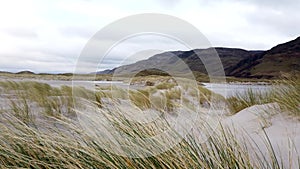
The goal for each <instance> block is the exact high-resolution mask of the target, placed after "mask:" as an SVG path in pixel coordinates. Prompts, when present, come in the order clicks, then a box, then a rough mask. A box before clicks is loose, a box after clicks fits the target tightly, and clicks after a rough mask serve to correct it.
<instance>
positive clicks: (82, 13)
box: [0, 0, 300, 73]
mask: <svg viewBox="0 0 300 169" xmlns="http://www.w3.org/2000/svg"><path fill="white" fill-rule="evenodd" d="M299 9H300V1H299V0H285V1H282V0H244V1H239V0H214V1H212V2H209V1H208V0H149V1H141V0H126V1H124V0H109V1H107V0H106V1H101V0H95V1H93V0H61V1H59V0H57V1H55V0H26V1H24V0H18V1H17V0H7V1H1V2H0V46H1V47H0V59H1V62H0V71H12V72H16V71H21V70H31V71H34V72H52V73H58V72H73V70H74V67H75V65H76V60H77V57H78V56H79V55H80V52H81V50H82V49H83V47H84V45H85V44H86V43H87V41H88V40H89V39H90V38H91V37H92V36H93V35H94V34H95V33H96V32H97V31H98V30H100V29H101V28H103V27H104V26H106V25H108V24H110V23H111V22H114V21H115V20H117V19H120V18H122V17H125V16H129V15H133V14H139V13H162V14H169V15H173V16H176V17H178V18H181V19H183V20H186V21H188V22H189V23H191V24H193V25H194V26H196V27H197V28H198V29H199V30H200V31H201V32H202V33H203V34H204V35H205V36H206V37H207V38H208V40H209V41H210V42H211V44H212V46H222V47H235V48H244V49H249V50H250V49H259V50H266V49H269V48H271V47H273V46H274V45H276V44H278V43H283V42H286V41H289V40H292V39H295V38H296V37H298V36H300V10H299ZM148 40H149V39H148ZM152 40H153V41H155V39H152ZM134 42H136V44H133V45H135V46H136V47H139V45H143V43H141V42H139V41H133V42H132V43H134ZM160 43H164V42H162V41H155V44H156V45H157V46H160ZM177 47H178V46H176V45H170V46H169V49H170V50H180V48H177ZM123 50H124V49H123ZM181 50H182V49H181ZM116 53H117V54H116V55H114V56H112V57H113V58H110V60H108V61H107V62H105V63H104V65H103V66H101V68H103V69H105V68H113V67H115V66H117V65H119V64H120V63H119V61H121V60H122V50H120V51H118V52H116ZM138 59H141V58H138ZM138 59H137V58H133V59H131V60H130V61H132V62H134V61H135V60H138Z"/></svg>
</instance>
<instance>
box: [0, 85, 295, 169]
mask: <svg viewBox="0 0 300 169" xmlns="http://www.w3.org/2000/svg"><path fill="white" fill-rule="evenodd" d="M29 84H30V85H29ZM31 84H32V83H31V82H24V83H15V82H3V83H1V84H0V86H1V87H2V88H5V90H2V92H6V93H9V94H11V95H10V97H11V98H10V99H13V98H14V99H17V100H18V101H14V102H11V104H12V108H13V109H14V107H16V110H13V111H12V110H4V111H3V112H1V113H0V129H1V132H0V166H1V167H3V168H145V169H146V168H205V169H212V168H220V169H222V168H224V169H228V168H245V169H248V168H249V169H250V168H251V169H252V168H283V167H282V166H284V165H283V164H281V163H280V162H279V161H278V160H277V159H276V155H275V154H274V151H273V152H272V151H270V152H268V153H267V154H265V153H263V152H260V151H254V152H253V151H250V150H249V149H248V148H247V144H248V143H247V142H252V141H251V139H248V140H247V141H245V142H243V141H242V142H241V141H239V139H238V138H237V137H236V136H235V134H234V133H233V132H234V131H232V130H231V129H229V128H227V127H225V126H220V127H219V130H218V131H217V132H216V133H215V134H214V135H212V136H211V137H209V139H208V140H207V141H206V142H204V143H200V142H199V141H198V139H197V137H198V136H197V135H194V134H193V133H191V134H189V135H187V136H186V138H185V139H182V141H181V142H179V144H177V145H176V146H175V147H173V148H171V149H169V150H167V151H165V152H162V153H161V154H158V155H155V156H150V157H142V156H141V157H140V158H130V157H124V156H120V155H116V154H113V153H111V152H109V151H108V150H106V149H104V148H103V145H101V144H100V143H99V142H98V141H97V140H95V139H94V138H93V137H91V136H90V135H87V134H86V132H85V131H84V130H82V128H80V126H78V122H77V121H76V120H74V119H72V118H70V117H69V116H68V114H67V113H66V112H64V110H63V108H58V107H64V106H65V105H67V106H68V108H70V110H73V111H75V110H74V109H73V107H72V106H74V105H73V104H72V103H69V101H70V100H69V99H70V98H69V97H70V96H71V93H72V92H71V90H70V88H69V87H66V86H64V87H61V88H52V87H50V86H48V85H45V84H38V83H33V84H34V85H31ZM28 86H35V87H34V89H32V88H31V87H28ZM44 90H45V91H44ZM78 90H79V91H78V93H77V94H76V97H80V98H82V99H85V100H86V101H88V102H89V104H92V105H95V107H98V110H99V111H101V112H102V113H104V114H106V115H107V116H105V117H106V120H108V121H111V122H112V124H113V125H115V128H117V129H118V130H120V131H122V132H123V133H126V134H127V135H129V136H130V137H134V138H144V137H146V136H149V135H151V134H155V132H154V130H155V129H162V128H164V127H165V125H167V123H163V124H162V123H154V124H152V125H151V126H146V127H145V126H142V127H141V126H139V125H138V124H137V123H135V122H131V121H129V120H127V119H126V118H124V116H123V112H122V110H120V109H116V110H114V111H109V110H107V109H105V105H103V104H101V101H100V100H101V97H102V95H99V96H97V97H98V98H97V99H96V101H95V100H94V98H95V93H93V92H91V91H88V90H86V89H83V88H79V89H78ZM176 92H177V93H176V94H172V95H170V96H168V97H170V98H174V99H177V98H179V96H180V91H176ZM148 93H149V92H145V91H139V92H137V93H132V94H133V95H138V96H136V98H140V100H142V102H143V101H145V102H147V101H146V100H144V97H146V98H147V97H148V96H147V95H148ZM20 96H24V98H23V100H22V97H20ZM35 97H36V98H35ZM52 97H54V98H55V97H56V98H60V99H61V101H55V102H53V104H51V103H52V101H53V100H51V98H52ZM20 98H21V99H20ZM92 98H93V100H91V99H92ZM49 99H50V100H49ZM97 100H98V101H97ZM140 100H137V101H139V102H140ZM50 102H51V103H50ZM34 103H36V105H35V106H32V104H33V105H34ZM41 103H42V104H41ZM99 104H101V106H100V107H99ZM139 104H142V103H139ZM144 104H146V103H144ZM47 105H50V107H51V109H49V111H50V110H51V111H52V113H49V112H48V113H41V114H37V113H39V111H38V110H39V107H40V108H43V107H45V106H47ZM43 110H44V109H43ZM83 110H85V109H83ZM36 111H37V112H36ZM124 111H125V110H124ZM15 112H18V113H19V114H18V113H15ZM42 112H43V111H42ZM82 113H83V114H85V112H82ZM53 114H59V116H53ZM23 117H24V118H25V119H31V121H30V124H29V123H28V121H26V120H23ZM33 117H35V118H37V119H33ZM161 125H163V126H161ZM57 126H59V127H57ZM92 127H93V128H97V127H98V126H92ZM166 127H167V128H171V126H168V125H167V126H166ZM200 130H201V131H203V133H204V134H208V133H209V132H210V128H204V127H203V128H200ZM174 134H176V133H174ZM115 139H117V140H118V139H120V138H115ZM119 141H120V142H119V143H128V142H126V141H127V140H119ZM128 144H129V145H130V142H129V143H128ZM163 144H165V142H151V143H150V145H144V146H145V149H150V148H151V146H159V145H163ZM253 144H255V143H253ZM264 146H266V147H271V148H272V146H273V145H272V144H271V143H270V142H268V141H266V144H265V145H264ZM121 149H122V151H126V152H131V151H133V150H130V149H129V150H128V149H127V148H126V146H123V147H121ZM133 153H134V152H133ZM253 153H254V155H253ZM137 155H138V154H137ZM262 156H263V157H264V158H261V157H262ZM297 164H298V166H294V167H299V166H300V165H299V162H298V163H297ZM288 167H289V166H288Z"/></svg>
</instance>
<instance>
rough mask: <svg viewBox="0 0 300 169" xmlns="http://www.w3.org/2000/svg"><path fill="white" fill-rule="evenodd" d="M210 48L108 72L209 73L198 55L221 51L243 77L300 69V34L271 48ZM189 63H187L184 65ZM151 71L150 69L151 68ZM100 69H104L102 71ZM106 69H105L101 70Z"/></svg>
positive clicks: (228, 67) (229, 69) (231, 72)
mask: <svg viewBox="0 0 300 169" xmlns="http://www.w3.org/2000/svg"><path fill="white" fill-rule="evenodd" d="M214 49H215V50H213V48H208V49H195V50H191V51H170V52H164V53H161V54H157V55H154V56H152V57H150V58H149V59H146V60H141V61H138V62H136V63H133V64H130V65H125V66H121V67H118V68H115V69H113V70H111V71H108V70H106V72H110V73H114V72H118V74H130V73H137V72H138V71H142V70H145V69H151V68H155V69H160V70H163V71H165V72H167V71H172V72H178V73H184V72H187V69H190V70H192V71H193V72H198V73H203V74H207V72H206V68H205V66H204V64H203V63H202V61H201V60H200V59H199V58H198V56H197V55H200V56H203V57H210V56H212V55H214V54H215V52H217V53H218V55H219V57H220V60H221V62H222V64H223V68H224V71H225V74H226V75H227V76H234V77H243V78H278V77H280V76H281V75H282V74H284V73H289V74H297V73H299V71H300V37H298V38H297V39H295V40H292V41H290V42H286V43H283V44H280V45H277V46H275V47H273V48H271V49H270V50H268V51H248V50H243V49H236V48H214ZM185 64H186V65H188V67H186V66H183V65H185ZM149 72H151V71H149ZM99 73H101V72H99ZM102 73H103V72H102Z"/></svg>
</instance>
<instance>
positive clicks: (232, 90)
mask: <svg viewBox="0 0 300 169" xmlns="http://www.w3.org/2000/svg"><path fill="white" fill-rule="evenodd" d="M203 84H204V87H205V88H207V89H209V90H211V91H213V92H215V93H218V94H221V95H222V96H224V97H225V98H228V97H230V96H234V95H236V94H243V93H245V92H247V91H248V90H249V89H250V90H252V91H253V92H254V93H263V92H268V91H270V90H271V88H272V86H271V85H262V84H255V83H252V84H231V83H226V84H223V83H222V84H221V83H203Z"/></svg>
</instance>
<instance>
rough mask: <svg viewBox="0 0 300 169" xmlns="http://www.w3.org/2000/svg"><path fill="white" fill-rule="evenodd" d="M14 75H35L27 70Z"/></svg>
mask: <svg viewBox="0 0 300 169" xmlns="http://www.w3.org/2000/svg"><path fill="white" fill-rule="evenodd" d="M16 74H27V75H34V74H35V73H34V72H32V71H29V70H25V71H20V72H17V73H16Z"/></svg>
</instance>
